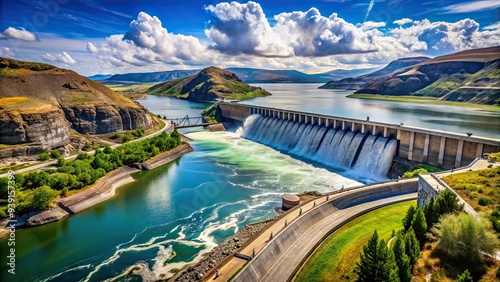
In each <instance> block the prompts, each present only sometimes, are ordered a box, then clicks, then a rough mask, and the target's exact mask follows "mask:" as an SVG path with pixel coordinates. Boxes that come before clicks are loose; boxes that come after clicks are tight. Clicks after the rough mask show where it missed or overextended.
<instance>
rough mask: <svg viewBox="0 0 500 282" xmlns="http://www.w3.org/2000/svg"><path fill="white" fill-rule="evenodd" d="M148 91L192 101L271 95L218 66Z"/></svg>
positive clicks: (164, 83)
mask: <svg viewBox="0 0 500 282" xmlns="http://www.w3.org/2000/svg"><path fill="white" fill-rule="evenodd" d="M147 93H148V94H158V95H167V96H172V97H178V98H183V99H188V100H191V101H215V100H217V99H248V98H253V97H259V96H268V95H271V93H269V92H267V91H265V90H263V89H262V88H260V87H254V86H250V85H248V84H246V83H244V82H243V81H241V79H239V78H238V76H236V74H234V73H232V72H229V71H226V70H223V69H220V68H217V67H208V68H205V69H203V70H201V71H200V72H198V73H197V74H194V75H190V76H188V77H183V78H178V79H174V80H170V81H167V82H163V83H159V84H157V85H154V86H153V87H151V88H149V89H148V90H147Z"/></svg>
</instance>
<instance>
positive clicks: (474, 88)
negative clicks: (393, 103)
mask: <svg viewBox="0 0 500 282" xmlns="http://www.w3.org/2000/svg"><path fill="white" fill-rule="evenodd" d="M499 65H500V46H499V47H491V48H481V49H473V50H468V51H464V52H458V53H454V54H450V55H446V56H442V57H437V58H434V59H432V60H428V61H426V62H423V63H420V64H417V65H414V66H412V67H409V68H402V69H399V70H396V71H394V72H393V73H391V74H388V75H385V76H382V77H379V78H376V79H372V80H371V81H369V82H368V83H366V84H365V86H364V87H363V88H362V89H360V90H358V91H356V92H355V93H356V94H376V95H414V96H431V97H438V98H440V99H441V100H447V101H461V102H472V103H483V104H499V103H500V87H499V86H500V71H499V70H498V69H499Z"/></svg>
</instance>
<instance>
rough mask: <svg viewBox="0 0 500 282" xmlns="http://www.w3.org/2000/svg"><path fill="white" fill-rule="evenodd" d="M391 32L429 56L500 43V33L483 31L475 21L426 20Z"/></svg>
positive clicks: (399, 40)
mask: <svg viewBox="0 0 500 282" xmlns="http://www.w3.org/2000/svg"><path fill="white" fill-rule="evenodd" d="M391 33H392V35H393V36H394V37H395V38H397V40H398V42H400V43H401V44H402V45H403V46H405V47H407V48H409V50H410V51H427V53H428V54H444V53H449V52H455V51H460V50H465V49H470V48H479V47H488V46H495V45H498V42H500V36H499V35H498V34H495V33H492V32H481V31H479V24H478V23H477V22H476V21H474V20H471V19H463V20H460V21H458V22H454V23H448V22H431V21H429V20H427V19H424V20H422V21H415V22H414V23H413V25H412V26H410V27H408V28H402V27H399V28H396V29H393V30H391ZM495 42H496V43H495Z"/></svg>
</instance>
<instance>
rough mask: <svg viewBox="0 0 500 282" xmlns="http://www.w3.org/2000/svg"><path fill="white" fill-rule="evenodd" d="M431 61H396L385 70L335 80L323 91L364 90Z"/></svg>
mask: <svg viewBox="0 0 500 282" xmlns="http://www.w3.org/2000/svg"><path fill="white" fill-rule="evenodd" d="M427 60H430V58H427V57H411V58H402V59H398V60H395V61H392V62H390V63H389V64H388V65H387V66H385V67H384V68H383V69H380V70H377V71H374V72H371V73H368V74H364V75H360V76H357V77H348V78H344V79H341V80H334V81H330V82H328V83H326V84H325V85H322V86H320V87H319V88H322V89H347V90H356V89H361V88H363V87H364V86H365V85H366V84H368V83H369V82H370V81H371V80H372V79H374V78H378V77H382V76H385V75H388V74H390V73H392V72H395V71H400V72H403V71H404V70H405V68H407V67H410V66H413V65H416V64H419V63H422V62H425V61H427Z"/></svg>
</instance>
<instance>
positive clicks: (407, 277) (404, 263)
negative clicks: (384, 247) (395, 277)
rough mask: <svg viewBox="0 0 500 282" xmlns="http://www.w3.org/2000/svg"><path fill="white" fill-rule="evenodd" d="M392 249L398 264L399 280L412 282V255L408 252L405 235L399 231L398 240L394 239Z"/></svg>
mask: <svg viewBox="0 0 500 282" xmlns="http://www.w3.org/2000/svg"><path fill="white" fill-rule="evenodd" d="M392 251H393V252H394V259H395V260H396V265H397V266H398V271H399V273H398V274H399V280H400V281H401V282H410V281H411V269H412V265H410V257H408V255H407V254H406V249H405V237H404V235H403V234H402V233H398V235H397V237H396V240H394V245H393V247H392Z"/></svg>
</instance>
